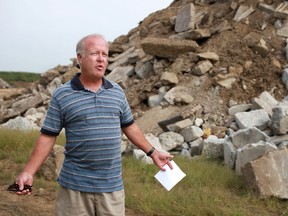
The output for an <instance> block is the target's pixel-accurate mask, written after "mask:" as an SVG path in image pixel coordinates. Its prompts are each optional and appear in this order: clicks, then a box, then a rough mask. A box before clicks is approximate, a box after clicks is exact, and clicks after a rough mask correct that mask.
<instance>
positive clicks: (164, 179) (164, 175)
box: [154, 161, 186, 191]
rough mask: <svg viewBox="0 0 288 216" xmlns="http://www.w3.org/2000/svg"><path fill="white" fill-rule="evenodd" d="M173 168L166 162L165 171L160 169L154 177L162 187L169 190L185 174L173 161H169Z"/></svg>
mask: <svg viewBox="0 0 288 216" xmlns="http://www.w3.org/2000/svg"><path fill="white" fill-rule="evenodd" d="M171 164H172V166H173V169H172V170H171V169H170V167H169V166H168V165H167V164H166V165H165V166H164V168H165V169H166V171H162V170H160V171H159V172H158V173H157V174H156V175H155V176H154V177H155V178H156V179H157V180H158V181H159V182H160V183H161V184H162V185H163V187H164V188H165V189H166V190H168V191H170V190H171V189H172V188H173V187H174V186H175V185H176V184H177V183H178V182H179V181H181V180H182V179H183V178H184V177H185V176H186V174H185V173H184V172H182V170H181V169H180V168H179V167H178V166H177V164H176V163H175V162H174V161H171Z"/></svg>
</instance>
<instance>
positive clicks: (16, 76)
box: [0, 71, 41, 85]
mask: <svg viewBox="0 0 288 216" xmlns="http://www.w3.org/2000/svg"><path fill="white" fill-rule="evenodd" d="M40 77H41V74H40V73H30V72H7V71H0V78H2V79H3V80H5V81H6V82H8V83H9V84H10V85H13V84H14V83H15V82H35V81H37V80H39V79H40Z"/></svg>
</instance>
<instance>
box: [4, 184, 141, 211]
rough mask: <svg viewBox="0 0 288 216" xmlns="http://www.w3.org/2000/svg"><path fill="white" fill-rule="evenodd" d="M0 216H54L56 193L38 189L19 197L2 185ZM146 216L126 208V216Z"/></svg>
mask: <svg viewBox="0 0 288 216" xmlns="http://www.w3.org/2000/svg"><path fill="white" fill-rule="evenodd" d="M0 188H1V193H0V215H1V216H20V215H21V216H32V215H33V216H34V215H37V216H50V215H51V216H53V215H54V203H55V198H56V193H55V192H49V191H45V190H43V189H36V191H34V192H33V194H32V195H30V196H18V195H16V194H14V193H12V192H9V191H7V190H6V189H7V185H1V186H0ZM136 215H137V216H144V215H139V214H138V213H135V212H134V211H133V210H132V209H127V208H126V216H136Z"/></svg>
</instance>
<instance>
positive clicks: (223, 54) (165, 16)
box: [114, 0, 287, 115]
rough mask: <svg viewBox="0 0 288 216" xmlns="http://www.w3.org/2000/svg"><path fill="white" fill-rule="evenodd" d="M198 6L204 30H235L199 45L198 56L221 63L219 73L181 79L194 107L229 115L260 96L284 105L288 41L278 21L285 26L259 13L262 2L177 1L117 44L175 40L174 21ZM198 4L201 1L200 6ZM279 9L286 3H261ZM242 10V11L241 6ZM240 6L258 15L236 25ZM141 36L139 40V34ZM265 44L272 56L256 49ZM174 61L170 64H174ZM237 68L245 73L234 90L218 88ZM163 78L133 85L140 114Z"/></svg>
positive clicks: (185, 57)
mask: <svg viewBox="0 0 288 216" xmlns="http://www.w3.org/2000/svg"><path fill="white" fill-rule="evenodd" d="M192 2H194V4H195V7H196V11H198V12H199V13H200V11H201V13H203V14H205V16H204V18H203V19H202V21H201V23H199V24H198V26H197V28H199V29H213V28H214V29H215V28H217V26H218V25H220V24H221V23H223V22H224V21H226V22H227V23H229V25H230V28H229V29H227V30H223V31H221V32H217V33H215V34H213V35H212V36H211V37H209V38H206V39H201V40H199V41H197V43H198V44H199V46H200V49H199V51H198V52H207V51H209V52H215V53H217V54H218V55H219V57H220V60H219V62H218V63H217V65H214V68H213V70H211V71H210V72H209V74H208V75H207V77H201V78H197V77H195V76H192V75H190V74H187V73H184V72H183V73H182V74H178V77H179V80H180V82H179V84H177V85H178V86H185V87H187V88H189V89H191V91H192V93H193V95H194V96H195V102H194V105H196V104H197V103H198V104H201V105H202V106H203V107H213V108H214V111H213V110H212V112H215V113H218V114H219V113H222V114H223V115H226V114H227V106H228V102H229V101H230V100H233V101H235V102H237V103H249V102H251V99H252V98H254V97H257V96H259V95H260V94H261V93H262V92H263V91H268V92H269V93H270V94H271V95H273V96H274V97H275V98H276V99H277V100H282V99H283V98H284V97H285V96H286V95H287V90H286V88H285V85H284V84H283V82H282V80H281V77H282V73H283V68H285V66H286V63H287V62H286V59H285V49H284V48H285V45H286V42H285V38H284V37H281V36H278V35H277V34H276V31H277V29H276V28H275V22H276V21H283V20H285V19H282V20H281V19H279V18H276V17H274V16H273V14H272V15H271V14H268V13H266V12H264V11H263V10H261V9H259V1H256V0H253V1H241V3H240V1H238V2H239V3H237V2H236V1H210V2H215V3H211V4H203V3H199V4H197V3H195V1H174V2H173V3H172V4H171V5H170V7H168V8H166V9H164V10H161V11H158V12H155V13H153V14H151V15H150V16H149V17H147V18H146V19H144V20H143V21H142V22H141V23H140V24H139V26H138V27H137V28H135V29H133V30H131V31H130V32H129V33H128V35H126V36H121V37H119V38H117V39H116V40H115V41H114V45H115V44H119V43H120V44H121V43H122V44H123V43H124V44H125V43H130V44H131V43H133V44H136V45H137V44H138V45H139V44H140V41H141V40H142V39H143V38H146V37H157V38H169V37H170V36H171V35H174V34H175V31H174V25H173V24H171V23H173V22H172V21H171V20H173V17H175V16H176V15H177V13H178V11H179V8H181V7H183V5H186V4H189V3H192ZM196 2H197V1H196ZM261 2H262V3H263V4H267V5H269V6H271V7H274V8H276V7H277V6H278V5H280V4H281V3H283V1H280V0H274V1H261ZM235 5H236V6H235ZM240 5H247V6H251V7H253V8H254V12H253V13H252V14H250V15H249V16H248V17H247V18H245V19H242V20H240V21H239V22H235V21H233V18H234V16H235V13H236V12H237V8H238V7H239V6H240ZM137 32H138V33H139V34H138V35H139V36H136V35H137V34H136V33H137ZM261 40H262V41H264V42H265V46H266V47H267V52H266V53H264V54H263V53H261V50H260V51H259V50H257V49H256V48H255V47H254V45H255V43H257V42H259V41H261ZM169 60H170V62H169ZM169 60H167V65H168V66H167V70H169V67H170V70H171V65H172V63H173V61H175V59H169ZM181 60H182V64H183V65H190V66H191V67H193V66H195V65H193V64H191V61H192V60H191V56H189V54H187V55H183V56H181ZM231 67H236V68H237V67H241V68H243V72H242V73H241V75H239V76H238V77H237V80H236V81H235V82H234V83H233V85H232V87H231V88H229V89H227V88H223V87H220V86H219V85H217V84H215V82H213V77H214V76H215V75H217V74H218V73H219V72H220V71H221V70H229V68H231ZM196 79H200V82H201V87H200V88H199V87H195V85H193V82H195V80H196ZM158 80H159V77H157V76H154V77H151V78H150V79H148V80H144V81H141V83H137V84H135V83H133V82H131V85H130V86H129V88H128V89H127V95H128V99H130V102H131V101H132V99H133V100H135V98H137V97H138V98H139V100H142V103H141V104H140V105H139V106H135V107H133V108H135V110H137V109H140V110H143V109H144V110H145V109H147V106H146V105H147V100H146V99H147V94H149V93H150V94H151V91H150V92H149V91H147V89H152V92H153V89H154V90H155V83H157V81H158Z"/></svg>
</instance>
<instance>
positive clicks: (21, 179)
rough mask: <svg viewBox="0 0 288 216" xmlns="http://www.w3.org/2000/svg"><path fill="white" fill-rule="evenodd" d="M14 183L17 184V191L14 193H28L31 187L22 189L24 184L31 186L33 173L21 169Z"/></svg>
mask: <svg viewBox="0 0 288 216" xmlns="http://www.w3.org/2000/svg"><path fill="white" fill-rule="evenodd" d="M15 183H16V184H17V185H18V186H19V191H17V192H16V193H17V194H18V195H30V194H31V189H29V188H28V189H24V185H29V186H31V187H32V185H33V175H32V174H31V173H29V172H25V171H23V172H22V173H21V174H20V175H19V176H18V178H17V180H16V181H15Z"/></svg>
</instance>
